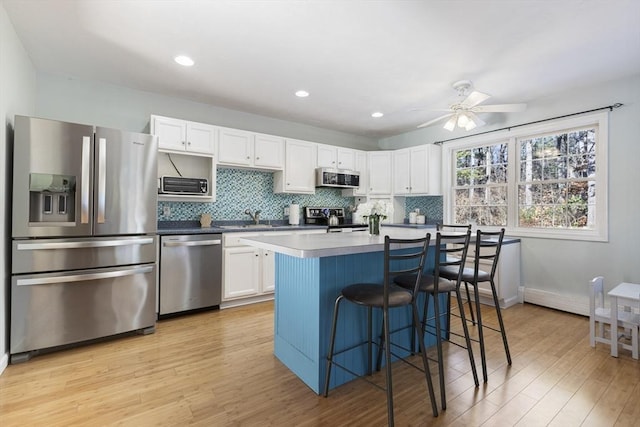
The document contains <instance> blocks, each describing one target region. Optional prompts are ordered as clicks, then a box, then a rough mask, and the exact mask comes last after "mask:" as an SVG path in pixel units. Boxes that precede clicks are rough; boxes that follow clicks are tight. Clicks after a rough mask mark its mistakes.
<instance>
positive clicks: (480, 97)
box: [418, 80, 527, 131]
mask: <svg viewBox="0 0 640 427" xmlns="http://www.w3.org/2000/svg"><path fill="white" fill-rule="evenodd" d="M452 86H453V88H454V89H455V90H456V91H457V92H458V99H460V100H461V101H458V102H456V103H455V104H451V105H450V106H449V108H448V109H446V110H435V111H448V113H447V114H445V115H443V116H440V117H436V118H435V119H433V120H429V121H428V122H425V123H422V124H421V125H419V126H418V127H419V128H423V127H425V126H429V125H432V124H434V123H436V122H439V121H440V120H444V119H446V118H449V120H447V122H446V123H445V124H444V128H445V129H447V130H448V131H453V130H454V129H455V127H456V124H457V125H458V127H460V128H463V129H465V130H472V129H474V128H476V127H478V126H482V125H484V124H485V122H484V121H483V120H482V119H480V118H479V117H478V116H477V115H476V113H497V112H501V113H507V112H508V113H511V112H517V111H524V110H525V109H526V108H527V104H494V105H479V104H481V103H482V102H484V101H486V100H487V99H489V98H491V95H487V94H486V93H482V92H477V91H475V90H474V91H473V92H471V93H469V91H470V90H471V87H472V84H471V82H470V81H469V80H460V81H457V82H455V83H454V84H453V85H452Z"/></svg>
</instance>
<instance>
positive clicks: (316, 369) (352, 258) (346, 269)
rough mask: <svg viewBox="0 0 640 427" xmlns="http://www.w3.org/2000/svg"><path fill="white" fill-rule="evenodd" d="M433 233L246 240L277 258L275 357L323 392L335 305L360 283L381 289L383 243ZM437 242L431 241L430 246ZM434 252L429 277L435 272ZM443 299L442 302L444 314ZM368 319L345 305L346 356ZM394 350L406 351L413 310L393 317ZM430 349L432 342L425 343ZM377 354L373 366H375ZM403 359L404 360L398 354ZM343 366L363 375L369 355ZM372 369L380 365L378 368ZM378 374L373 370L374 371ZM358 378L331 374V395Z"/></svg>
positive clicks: (347, 358)
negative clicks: (343, 293)
mask: <svg viewBox="0 0 640 427" xmlns="http://www.w3.org/2000/svg"><path fill="white" fill-rule="evenodd" d="M429 231H431V232H432V235H433V234H434V232H435V229H433V230H425V229H421V230H416V229H403V228H395V227H382V229H381V233H380V236H369V235H368V234H366V233H327V234H312V235H289V236H260V237H249V238H246V239H243V241H244V243H246V244H248V245H252V246H255V247H258V248H262V249H267V250H272V251H274V252H276V293H275V315H274V318H275V321H274V353H275V355H276V357H277V358H278V359H279V360H280V361H281V362H282V363H284V364H285V365H286V366H287V367H288V368H289V369H290V370H291V371H293V372H294V373H295V374H296V375H297V376H298V377H299V378H300V379H301V380H302V381H304V383H305V384H307V385H308V386H309V387H310V388H311V389H312V390H313V391H314V392H316V393H318V394H320V393H321V392H322V389H323V386H324V377H325V372H326V356H327V353H328V349H329V338H330V328H331V320H332V316H333V310H334V303H335V300H336V297H337V296H338V295H339V294H340V291H341V290H342V288H344V287H345V286H347V285H349V284H352V283H358V282H374V283H379V282H380V281H381V279H382V276H383V266H384V235H385V234H386V235H389V236H390V237H393V238H416V237H421V236H424V235H425V234H426V233H427V232H429ZM433 241H434V238H432V244H433ZM434 252H435V251H434V250H433V247H431V248H430V250H429V254H428V258H427V262H426V266H425V269H431V268H433V265H434V258H433V257H434ZM445 301H446V299H445V298H442V299H441V300H440V303H441V304H442V310H443V312H444V313H446V309H447V308H446V304H444V302H445ZM366 313H367V310H366V309H365V308H363V307H358V306H355V305H354V304H351V303H349V302H344V303H343V304H342V305H341V309H340V316H339V318H338V326H337V335H336V350H340V349H344V348H349V347H350V346H353V345H354V344H356V343H358V342H361V341H364V340H365V339H366V331H367V327H366ZM391 315H392V321H391V326H392V330H396V329H399V330H400V331H399V332H397V333H395V334H393V335H392V342H394V343H398V344H401V345H403V346H404V347H405V348H408V347H409V343H410V338H411V329H410V328H406V329H402V328H403V327H404V326H408V325H410V319H411V318H410V316H411V313H410V309H409V308H408V307H402V308H397V309H392V310H391ZM373 325H374V326H373V328H374V329H373V331H374V332H373V334H374V340H376V336H378V335H379V334H380V331H381V316H380V315H379V313H376V312H375V311H374V323H373ZM426 339H427V341H426V345H427V346H430V345H433V344H435V338H433V337H432V336H431V335H426ZM375 350H376V346H374V359H375ZM392 350H393V351H394V353H396V354H397V355H399V356H402V357H404V356H406V355H407V352H406V351H403V350H402V349H400V348H396V347H393V348H392ZM336 360H337V361H338V363H340V364H342V365H344V366H347V367H348V368H349V369H351V370H353V371H355V372H357V373H359V374H362V373H364V372H366V367H367V350H366V346H361V347H358V348H355V349H353V350H350V351H349V352H346V353H343V354H342V355H340V356H338V357H337V358H336ZM374 362H375V361H374ZM374 366H375V363H374ZM352 379H354V377H353V376H352V375H351V374H349V373H347V372H345V371H344V370H342V369H340V368H336V369H334V370H333V371H332V375H331V384H330V388H334V387H336V386H339V385H341V384H344V383H345V382H348V381H351V380H352Z"/></svg>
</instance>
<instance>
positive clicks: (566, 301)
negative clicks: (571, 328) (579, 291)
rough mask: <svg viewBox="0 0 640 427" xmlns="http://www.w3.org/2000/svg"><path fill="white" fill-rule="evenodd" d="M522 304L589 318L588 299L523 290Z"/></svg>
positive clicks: (537, 290) (529, 289)
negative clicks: (525, 303)
mask: <svg viewBox="0 0 640 427" xmlns="http://www.w3.org/2000/svg"><path fill="white" fill-rule="evenodd" d="M524 302H528V303H531V304H536V305H541V306H543V307H549V308H554V309H556V310H562V311H566V312H569V313H574V314H580V315H582V316H589V298H588V297H586V296H585V297H582V296H579V297H578V296H575V295H572V296H568V295H561V294H556V293H553V292H548V291H542V290H539V289H531V288H524Z"/></svg>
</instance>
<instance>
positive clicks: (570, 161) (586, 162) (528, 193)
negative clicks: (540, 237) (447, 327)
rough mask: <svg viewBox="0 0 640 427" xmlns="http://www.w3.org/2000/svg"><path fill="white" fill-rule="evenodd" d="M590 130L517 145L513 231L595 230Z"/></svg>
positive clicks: (593, 132) (592, 133) (592, 134)
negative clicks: (515, 218)
mask: <svg viewBox="0 0 640 427" xmlns="http://www.w3.org/2000/svg"><path fill="white" fill-rule="evenodd" d="M596 135H597V132H596V130H595V128H590V129H579V130H572V131H568V132H564V133H557V134H553V135H544V136H537V137H534V138H527V139H520V140H518V145H519V152H520V176H519V182H518V226H520V227H533V228H536V227H537V228H540V227H542V228H574V229H575V228H577V229H592V228H594V227H595V225H596V215H595V212H596V150H595V148H596Z"/></svg>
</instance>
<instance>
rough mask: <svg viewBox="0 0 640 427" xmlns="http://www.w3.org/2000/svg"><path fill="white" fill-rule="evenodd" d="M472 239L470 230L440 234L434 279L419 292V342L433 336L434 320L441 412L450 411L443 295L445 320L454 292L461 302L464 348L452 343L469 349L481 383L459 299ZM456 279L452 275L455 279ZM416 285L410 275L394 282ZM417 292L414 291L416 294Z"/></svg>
mask: <svg viewBox="0 0 640 427" xmlns="http://www.w3.org/2000/svg"><path fill="white" fill-rule="evenodd" d="M470 237H471V232H470V231H469V230H468V229H467V230H466V231H465V232H457V233H456V232H454V233H448V234H443V233H441V232H438V234H437V237H436V245H435V247H436V254H435V260H436V261H435V268H434V270H433V275H423V276H422V278H421V280H420V283H419V286H418V289H417V291H418V292H423V293H425V300H424V309H423V315H422V322H421V326H422V334H419V337H420V338H423V337H424V333H425V332H428V333H433V332H432V331H430V330H429V326H430V325H429V324H428V321H429V320H432V319H433V320H435V336H436V348H437V353H438V373H439V375H440V397H441V400H442V409H443V410H444V409H446V408H447V402H446V392H445V381H444V360H443V355H442V340H443V329H444V328H443V327H442V318H441V317H442V316H443V315H445V314H443V313H441V312H440V303H439V298H438V296H439V295H440V294H447V304H448V306H449V309H448V310H447V313H446V316H447V318H448V319H449V315H448V313H449V311H450V296H451V292H455V294H456V300H457V302H458V308H459V310H460V315H461V319H462V329H463V332H464V340H465V345H464V346H463V345H460V344H458V343H455V342H453V341H450V342H451V343H452V344H456V345H459V346H461V347H464V348H466V349H467V353H468V355H469V363H470V365H471V372H472V373H473V380H474V383H475V385H476V387H478V386H479V385H480V383H479V382H478V372H477V370H476V364H475V361H474V358H473V349H472V348H471V338H470V337H469V329H468V327H467V320H466V319H465V316H464V307H463V305H462V298H461V297H460V283H461V280H462V270H463V268H464V263H465V260H466V257H467V250H468V248H469V240H470ZM445 271H447V272H454V271H457V272H458V273H457V275H455V276H454V277H449V276H447V277H445V275H443V272H445ZM452 276H453V275H452ZM414 281H415V276H411V275H401V276H398V277H396V278H395V279H394V283H396V284H397V285H399V286H401V287H403V288H405V289H412V290H413V289H414ZM414 292H415V291H414ZM430 299H433V301H434V304H433V307H434V317H433V318H428V308H429V300H430ZM444 332H445V333H446V337H448V336H449V335H450V334H451V325H450V323H449V322H447V328H446V329H444ZM418 342H423V339H419V340H418Z"/></svg>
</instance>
